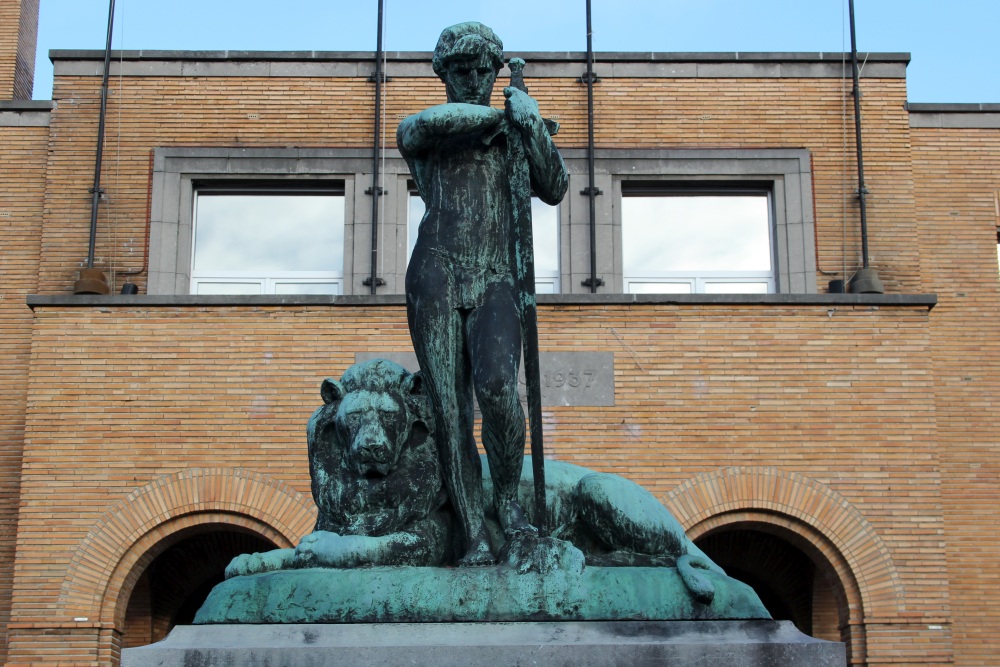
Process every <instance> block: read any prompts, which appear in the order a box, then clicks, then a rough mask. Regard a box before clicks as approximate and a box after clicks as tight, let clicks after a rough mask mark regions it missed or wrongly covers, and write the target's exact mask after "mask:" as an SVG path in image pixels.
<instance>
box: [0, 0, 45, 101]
mask: <svg viewBox="0 0 1000 667" xmlns="http://www.w3.org/2000/svg"><path fill="white" fill-rule="evenodd" d="M37 43H38V0H0V100H30V99H31V92H32V85H33V84H34V79H35V48H36V45H37Z"/></svg>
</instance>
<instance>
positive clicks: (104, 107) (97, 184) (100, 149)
mask: <svg viewBox="0 0 1000 667" xmlns="http://www.w3.org/2000/svg"><path fill="white" fill-rule="evenodd" d="M114 22H115V0H110V3H109V5H108V39H107V42H105V45H104V79H103V81H102V83H101V112H100V117H99V119H98V122H97V155H96V157H95V159H94V185H93V187H92V188H91V190H90V192H91V195H92V199H91V203H90V245H89V247H88V249H87V268H88V269H92V268H94V249H95V247H96V245H97V210H98V207H99V206H100V201H101V194H102V193H103V191H102V190H101V163H102V161H103V159H104V118H105V116H106V115H107V112H108V70H109V69H110V67H111V33H112V30H113V29H114Z"/></svg>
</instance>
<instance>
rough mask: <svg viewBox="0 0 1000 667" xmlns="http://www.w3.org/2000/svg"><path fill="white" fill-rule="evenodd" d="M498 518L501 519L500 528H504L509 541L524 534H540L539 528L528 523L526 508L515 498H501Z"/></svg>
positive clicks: (498, 504) (498, 506)
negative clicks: (522, 507) (525, 513)
mask: <svg viewBox="0 0 1000 667" xmlns="http://www.w3.org/2000/svg"><path fill="white" fill-rule="evenodd" d="M497 519H499V520H500V528H501V529H503V534H504V535H505V536H506V537H507V541H508V542H510V541H511V540H513V539H516V538H518V537H521V536H522V535H537V534H538V529H537V528H535V527H534V526H532V525H531V524H530V523H528V518H527V517H526V516H524V510H523V509H521V505H520V504H518V502H517V501H516V500H514V499H510V500H501V501H499V502H498V503H497Z"/></svg>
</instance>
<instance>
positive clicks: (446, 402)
mask: <svg viewBox="0 0 1000 667" xmlns="http://www.w3.org/2000/svg"><path fill="white" fill-rule="evenodd" d="M414 260H416V261H418V262H420V265H419V266H417V267H413V266H412V265H411V270H410V271H408V272H407V281H406V301H407V320H408V322H409V326H410V337H411V338H412V340H413V349H414V351H415V352H416V354H417V360H418V361H419V362H420V368H421V371H422V374H423V377H424V381H425V387H426V388H427V391H428V394H429V396H430V399H431V403H432V405H433V406H434V415H435V422H436V424H435V430H436V440H437V444H438V455H439V456H440V458H441V467H442V468H443V472H444V478H445V486H446V488H447V490H448V496H449V498H450V499H451V503H452V506H453V507H454V509H455V513H456V515H457V517H458V521H459V524H460V525H461V528H462V533H463V539H464V545H465V556H463V557H462V558H461V559H460V561H459V564H461V565H490V564H493V562H494V558H493V553H492V551H491V550H490V543H489V536H488V535H489V534H488V532H487V528H486V518H485V515H484V510H483V500H482V495H483V486H482V464H481V462H480V460H479V452H478V451H477V449H476V441H475V436H474V432H473V406H472V384H471V375H470V366H469V359H468V354H467V352H466V348H465V341H464V324H463V319H464V317H463V314H462V312H461V311H458V310H456V309H455V307H454V300H453V296H454V289H453V279H452V276H451V274H450V271H448V269H447V267H443V266H441V262H440V260H437V259H436V258H434V257H432V256H430V257H429V256H426V255H425V256H423V257H418V256H417V254H416V253H414V258H413V260H411V263H412V261H414Z"/></svg>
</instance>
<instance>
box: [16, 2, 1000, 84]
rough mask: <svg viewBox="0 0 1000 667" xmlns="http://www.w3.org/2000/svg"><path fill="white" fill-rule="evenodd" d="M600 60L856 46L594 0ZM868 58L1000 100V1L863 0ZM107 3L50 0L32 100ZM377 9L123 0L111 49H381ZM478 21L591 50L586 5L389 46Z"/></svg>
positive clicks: (794, 28) (434, 14)
mask: <svg viewBox="0 0 1000 667" xmlns="http://www.w3.org/2000/svg"><path fill="white" fill-rule="evenodd" d="M592 5H593V25H594V49H595V50H596V51H598V52H600V51H722V52H733V51H775V52H787V51H809V52H813V51H827V52H830V51H832V52H843V51H847V50H849V49H850V33H849V31H848V23H847V0H753V1H751V0H699V1H698V2H692V1H691V0H614V1H612V0H592ZM855 12H856V16H857V34H858V49H859V50H860V51H862V52H864V51H879V52H887V51H891V52H899V51H905V52H909V53H910V54H912V60H911V62H910V66H909V69H908V77H907V78H908V85H909V100H910V101H911V102H993V103H1000V71H998V62H997V60H998V53H997V49H996V48H995V45H996V44H997V26H998V25H1000V1H998V0H949V2H947V3H941V2H937V1H934V0H855ZM107 13H108V0H41V19H40V25H39V40H38V41H39V44H38V46H39V50H38V57H37V73H36V76H35V94H34V97H35V99H48V98H49V97H50V96H51V94H52V66H51V63H50V62H49V60H48V51H49V49H103V48H104V41H105V36H106V28H107ZM376 19H377V2H376V0H362V1H360V2H359V1H357V0H355V1H353V2H344V1H339V2H338V1H334V0H285V1H284V2H273V0H272V1H265V0H169V1H161V2H157V1H156V0H117V11H116V18H115V37H114V46H113V48H116V49H117V48H124V49H181V50H187V49H199V50H204V49H209V50H225V49H240V50H262V51H285V50H296V51H299V50H317V51H373V50H374V49H375V33H376ZM467 20H478V21H482V22H483V23H486V24H487V25H489V26H491V27H492V28H493V29H494V30H496V31H497V33H498V34H499V35H500V37H501V38H502V39H503V40H504V45H505V47H506V49H507V51H508V52H515V51H583V50H585V49H586V20H585V2H584V0H530V1H529V0H490V1H489V2H486V1H480V0H467V1H466V2H458V1H457V0H424V1H423V2H414V1H413V0H385V37H384V39H385V48H386V50H389V51H429V50H431V49H432V48H433V46H434V42H435V41H436V39H437V36H438V34H439V33H440V31H441V28H443V27H445V26H448V25H451V24H452V23H458V22H460V21H467Z"/></svg>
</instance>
